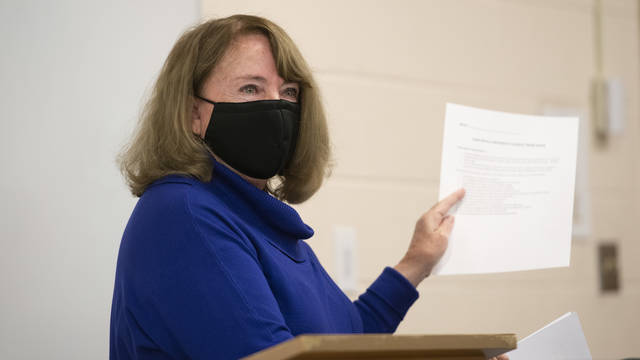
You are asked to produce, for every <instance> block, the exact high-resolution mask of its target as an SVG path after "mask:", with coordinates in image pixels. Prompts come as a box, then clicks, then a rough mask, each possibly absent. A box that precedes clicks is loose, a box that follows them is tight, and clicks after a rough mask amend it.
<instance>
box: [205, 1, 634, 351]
mask: <svg viewBox="0 0 640 360" xmlns="http://www.w3.org/2000/svg"><path fill="white" fill-rule="evenodd" d="M592 10H593V3H592V2H591V1H586V0H585V1H579V0H562V1H553V0H539V1H534V0H531V1H524V0H512V1H496V0H473V1H472V0H469V1H444V0H443V1H322V2H320V1H315V2H311V1H282V0H272V1H269V2H265V1H257V0H253V1H252V0H247V1H238V0H235V1H225V2H221V1H213V0H204V1H203V14H204V16H205V17H207V18H209V17H218V16H226V15H230V14H233V13H251V14H257V15H262V16H266V17H268V18H270V19H272V20H274V21H276V22H277V23H279V24H280V25H281V26H283V27H284V28H285V29H286V30H287V31H288V32H289V34H290V35H291V36H292V37H293V38H294V40H295V41H296V42H297V43H298V45H299V46H300V48H301V50H302V51H303V53H304V55H305V56H306V57H307V59H308V61H309V62H310V64H311V65H312V67H313V68H314V70H315V73H316V76H317V79H318V81H319V83H320V85H321V88H322V91H323V93H324V99H325V102H326V106H327V109H328V114H329V119H330V127H331V134H332V137H333V142H334V145H335V147H334V149H335V159H336V161H337V166H336V168H335V171H334V174H333V176H332V177H331V178H330V180H329V181H328V182H327V183H326V185H325V186H324V187H323V188H322V190H321V191H320V192H319V193H318V194H317V195H316V196H315V197H314V198H312V199H311V200H310V201H308V202H307V203H305V204H303V205H302V206H299V207H298V209H299V210H300V212H301V213H302V215H303V218H304V219H305V220H306V221H307V223H309V224H310V225H311V226H312V227H314V229H315V230H316V236H315V237H314V238H313V239H312V240H310V241H309V244H310V245H311V246H312V247H313V248H314V249H315V251H316V252H317V254H318V256H319V257H320V259H321V261H322V262H323V264H324V265H325V267H326V268H327V269H328V270H329V271H330V272H331V271H332V269H333V248H332V247H333V239H332V229H333V226H334V225H349V226H354V227H355V228H356V229H357V232H358V239H359V242H358V254H359V274H360V278H359V285H360V289H361V290H364V289H365V288H366V286H367V285H368V284H369V283H370V282H371V281H372V280H373V279H374V278H375V277H376V276H377V275H378V274H379V272H380V271H381V270H382V267H383V266H384V265H394V264H395V263H396V261H398V260H399V258H400V257H401V256H402V254H403V253H404V251H405V249H406V246H407V244H408V241H409V238H410V235H411V232H412V228H413V224H414V222H415V220H416V219H417V217H418V216H419V215H420V214H421V213H422V212H423V211H426V210H427V209H428V208H429V207H430V206H431V205H432V204H433V203H434V202H435V201H436V199H437V196H438V182H439V170H440V152H441V141H442V124H443V118H444V106H445V102H447V101H451V102H457V103H462V104H467V105H474V106H480V107H486V108H491V109H498V110H504V111H513V112H521V113H531V114H536V113H538V114H539V113H542V111H543V109H544V108H545V107H546V106H555V107H564V108H573V109H577V110H580V111H582V112H583V113H585V114H588V113H589V83H590V80H591V78H592V77H593V75H594V74H595V57H594V21H593V13H592ZM638 13H639V12H638V2H636V1H632V0H627V1H623V0H620V1H613V0H611V1H606V0H605V1H604V22H603V40H604V50H605V53H604V72H605V75H607V76H614V77H618V78H620V79H621V80H622V81H623V84H624V88H625V91H626V100H627V102H626V108H625V111H626V114H627V116H626V123H625V129H624V132H623V133H622V134H621V135H619V136H615V137H613V138H611V140H610V142H609V145H608V146H607V147H605V148H600V147H597V146H595V145H589V146H588V149H585V150H586V151H588V155H587V156H588V159H589V170H590V171H589V173H590V176H589V178H588V184H589V192H588V195H589V200H590V202H591V205H592V209H591V213H592V234H591V236H589V238H588V239H585V240H577V241H574V245H573V251H572V259H571V267H570V268H561V269H551V270H542V271H531V272H517V273H509V274H493V275H477V276H451V277H434V278H430V279H428V280H427V281H425V282H423V283H422V284H421V285H420V288H419V290H420V293H421V297H420V299H419V300H418V302H417V303H416V305H415V306H414V307H413V308H412V309H411V311H410V312H409V314H408V316H407V318H406V320H405V321H404V323H403V324H402V325H401V327H400V329H399V332H401V333H483V332H515V333H517V334H518V336H519V337H523V336H526V335H527V334H529V333H530V332H532V331H534V330H536V329H537V328H539V327H541V326H543V325H545V324H546V323H547V322H549V321H551V320H553V319H554V318H556V317H557V316H559V315H562V314H563V313H565V312H567V311H577V312H578V314H579V316H580V319H581V321H582V324H583V328H584V331H585V334H586V337H587V340H588V342H589V344H590V347H591V350H592V353H593V355H594V358H596V359H615V358H621V357H624V356H631V355H636V356H639V355H640V345H638V342H637V340H638V324H639V323H640V306H639V305H640V265H639V264H638V261H636V260H637V259H639V258H640V244H639V242H638V241H639V240H640V235H639V234H640V232H639V231H638V230H636V229H635V228H634V227H633V225H635V223H637V222H638V220H640V206H639V205H638V204H640V186H639V185H638V184H639V181H638V180H640V157H639V156H638V154H640V146H639V145H638V143H640V124H639V120H638V119H639V113H638V110H639V109H638V105H639V103H638V99H639V97H638V95H639V94H638V91H639V80H640V74H639V72H638V70H639V55H640V51H639V47H638V45H639V29H638ZM583 125H586V126H591V125H590V124H588V123H586V124H583ZM609 238H614V239H617V241H618V243H619V247H620V250H621V255H620V261H621V276H622V278H621V279H622V290H621V292H620V293H619V294H617V295H607V296H604V295H601V294H600V293H599V290H598V277H597V242H598V241H599V240H600V239H609ZM634 342H635V344H634Z"/></svg>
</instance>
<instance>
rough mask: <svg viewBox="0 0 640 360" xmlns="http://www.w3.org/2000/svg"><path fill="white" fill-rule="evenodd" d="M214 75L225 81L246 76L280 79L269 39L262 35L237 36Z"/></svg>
mask: <svg viewBox="0 0 640 360" xmlns="http://www.w3.org/2000/svg"><path fill="white" fill-rule="evenodd" d="M212 75H213V76H214V77H216V78H219V79H225V80H231V79H234V78H236V77H238V76H246V75H252V76H261V77H264V78H266V79H276V78H280V76H279V74H278V71H277V69H276V64H275V60H274V58H273V52H272V51H271V44H270V43H269V39H267V37H266V36H265V35H262V34H246V35H239V36H237V37H236V38H235V39H234V40H233V41H232V42H231V44H230V46H229V48H228V49H227V51H226V52H225V54H224V55H223V56H222V59H220V62H219V63H218V64H217V65H216V67H215V68H214V69H213V72H212Z"/></svg>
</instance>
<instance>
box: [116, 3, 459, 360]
mask: <svg viewBox="0 0 640 360" xmlns="http://www.w3.org/2000/svg"><path fill="white" fill-rule="evenodd" d="M328 144H329V141H328V135H327V125H326V120H325V116H324V113H323V109H322V106H321V102H320V99H319V94H318V90H317V86H316V84H315V82H314V80H313V77H312V75H311V72H310V70H309V67H308V65H307V64H306V63H305V61H304V59H303V58H302V56H301V54H300V53H299V51H298V49H297V48H296V46H295V45H294V44H293V42H292V41H291V39H290V38H289V37H288V36H287V35H286V34H285V32H284V31H283V30H282V29H281V28H279V27H278V26H277V25H275V24H273V23H272V22H270V21H268V20H266V19H262V18H258V17H253V16H243V15H237V16H232V17H229V18H224V19H218V20H213V21H208V22H205V23H203V24H201V25H199V26H197V27H195V28H193V29H191V30H190V31H188V32H186V33H185V34H184V35H183V36H182V37H181V38H180V39H179V40H178V42H177V43H176V44H175V46H174V48H173V49H172V51H171V53H170V54H169V57H168V58H167V60H166V62H165V64H164V67H163V69H162V71H161V73H160V75H159V77H158V80H157V82H156V84H155V88H154V92H153V94H152V97H151V99H150V100H149V102H148V104H147V106H146V108H145V111H144V113H143V116H142V118H141V123H140V127H139V129H138V130H137V133H136V136H135V137H134V139H133V141H132V142H131V144H130V146H129V147H128V148H127V149H125V151H124V152H123V154H122V156H121V158H120V163H121V166H122V170H123V173H124V175H125V177H126V178H127V180H128V183H129V185H130V187H131V190H132V192H133V194H135V195H136V196H139V197H140V200H139V201H138V203H137V205H136V207H135V209H134V211H133V214H132V215H131V218H130V220H129V223H128V224H127V227H126V229H125V232H124V235H123V238H122V242H121V245H120V252H119V256H118V264H117V270H116V281H115V289H114V295H113V304H112V311H111V339H110V354H111V358H112V359H130V358H136V359H137V358H153V359H165V358H166V359H174V358H198V359H199V358H202V359H205V358H206V359H232V358H238V357H242V356H245V355H249V354H251V353H254V352H256V351H259V350H261V349H264V348H267V347H269V346H272V345H275V344H277V343H279V342H282V341H285V340H287V339H290V338H292V337H294V336H296V335H298V334H302V333H362V332H378V333H380V332H388V333H390V332H393V331H394V330H395V329H396V327H397V326H398V324H399V322H400V321H401V320H402V318H403V316H404V315H405V313H406V312H407V310H408V309H409V307H410V306H411V305H412V304H413V302H414V301H415V300H416V299H417V297H418V293H417V291H416V286H417V285H418V284H419V283H420V282H421V281H422V280H423V279H424V278H425V277H427V276H428V275H429V274H430V272H431V269H432V268H433V267H434V266H435V264H436V263H437V261H438V260H439V258H440V257H441V256H442V254H443V252H444V250H445V248H446V246H447V237H448V236H449V234H450V232H451V229H452V227H453V217H452V216H447V215H445V214H446V213H447V211H448V210H449V208H450V207H451V206H452V205H454V204H455V203H456V202H457V201H458V200H460V199H461V198H462V196H463V190H459V191H457V192H456V193H454V194H452V195H450V196H449V197H447V198H446V199H444V200H442V201H441V202H440V203H438V204H436V205H435V206H434V207H433V208H432V209H431V210H429V211H428V212H427V213H426V214H424V215H423V216H422V217H421V218H420V219H419V220H418V222H417V224H416V229H415V233H414V235H413V239H412V240H411V244H410V246H409V250H408V251H407V253H406V255H405V256H404V257H403V259H402V260H401V261H400V262H399V263H398V264H397V265H396V266H395V267H393V268H391V267H387V268H385V269H384V271H383V272H382V274H381V275H380V277H379V278H378V279H377V280H376V281H375V282H374V283H373V284H372V285H371V286H370V287H369V289H368V290H367V291H366V292H365V293H364V294H363V295H362V296H361V297H360V298H359V299H358V300H357V301H355V302H351V301H350V300H349V299H348V298H347V297H346V296H345V295H344V294H343V293H342V292H341V291H340V289H339V288H338V287H337V286H336V285H335V284H334V283H333V281H332V280H331V279H330V278H329V276H328V275H327V273H326V272H325V271H324V269H323V268H322V266H321V265H320V264H319V262H318V260H317V258H316V257H315V255H314V254H313V251H312V250H311V248H310V247H309V246H308V245H307V244H306V243H305V242H304V241H303V240H304V239H308V238H310V237H311V236H312V235H313V230H312V229H311V228H310V227H309V226H307V225H306V224H305V223H304V222H302V220H301V219H300V217H299V216H298V214H297V213H296V211H295V210H294V209H293V208H291V207H289V206H288V205H286V204H285V203H284V201H286V202H289V203H301V202H303V201H305V200H307V199H308V198H309V197H310V196H311V195H312V194H313V193H314V192H315V191H316V190H317V189H318V188H319V187H320V185H321V183H322V180H323V178H324V176H325V174H326V173H327V167H328V160H329V145H328Z"/></svg>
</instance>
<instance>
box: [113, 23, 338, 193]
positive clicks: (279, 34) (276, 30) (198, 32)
mask: <svg viewBox="0 0 640 360" xmlns="http://www.w3.org/2000/svg"><path fill="white" fill-rule="evenodd" d="M251 33H259V34H263V35H265V36H266V37H267V38H268V39H269V42H270V44H271V50H272V52H273V56H274V59H275V63H276V68H277V70H278V73H279V75H280V76H281V77H282V78H284V79H285V80H286V81H291V82H297V83H299V84H300V100H299V101H300V105H301V114H300V133H299V135H298V136H299V137H298V143H297V147H296V150H295V153H294V154H293V157H292V158H291V160H290V163H289V166H287V169H286V170H285V171H284V173H283V174H282V175H278V176H276V177H274V178H272V179H271V180H270V181H269V185H268V186H267V191H269V192H270V193H271V194H272V195H274V196H275V197H277V198H278V199H280V200H284V201H287V202H289V203H294V204H295V203H301V202H303V201H305V200H307V199H308V198H310V197H311V196H312V195H313V194H314V193H315V192H316V191H317V190H318V189H319V188H320V185H322V182H323V180H324V177H325V176H327V175H328V174H329V168H330V164H329V159H330V152H331V151H330V146H329V135H328V130H327V121H326V117H325V113H324V109H323V106H322V103H321V100H320V94H319V91H318V87H317V85H316V83H315V81H314V79H313V76H312V74H311V70H310V68H309V66H308V65H307V63H306V61H305V60H304V58H303V57H302V55H301V54H300V51H299V50H298V48H297V47H296V45H295V44H294V43H293V41H292V40H291V38H289V36H288V35H287V34H286V33H285V32H284V30H283V29H282V28H280V27H279V26H278V25H276V24H274V23H273V22H271V21H269V20H267V19H264V18H261V17H257V16H249V15H234V16H230V17H227V18H222V19H214V20H209V21H206V22H204V23H202V24H200V25H197V26H195V27H193V28H191V29H190V30H188V31H186V32H185V33H184V34H183V35H182V36H181V37H180V39H179V40H178V41H177V42H176V44H175V45H174V46H173V49H172V50H171V52H170V53H169V56H168V57H167V60H166V61H165V63H164V66H163V67H162V70H161V71H160V75H159V76H158V79H157V80H156V83H155V85H154V88H153V92H152V94H151V96H150V98H149V100H148V101H147V103H146V105H145V107H144V108H143V111H142V113H141V116H140V120H139V123H138V128H137V129H136V131H135V133H134V136H133V138H132V140H131V141H130V143H129V144H128V145H127V146H125V148H124V149H123V150H122V152H121V154H120V155H119V157H118V162H119V165H120V169H121V171H122V173H123V175H124V176H125V178H126V180H127V183H128V185H129V187H130V189H131V192H132V193H133V194H134V195H135V196H141V195H142V193H144V191H145V190H146V189H147V187H148V186H149V185H151V183H153V182H154V181H156V180H157V179H159V178H161V177H163V176H166V175H169V174H182V175H186V176H193V177H195V178H197V179H199V180H200V181H203V182H209V181H211V175H212V165H213V164H212V161H211V157H210V156H211V155H210V149H209V148H208V147H207V146H206V145H205V144H204V143H203V142H202V141H201V139H200V137H199V136H197V135H195V134H193V132H192V127H191V114H192V107H193V101H194V95H197V94H200V91H201V90H202V87H203V86H204V83H205V81H206V80H207V78H208V76H209V74H210V73H211V71H212V69H213V68H215V66H216V64H217V63H218V61H220V59H221V58H222V56H223V55H224V53H225V51H226V50H227V49H228V48H229V46H230V44H231V42H232V41H233V40H234V38H235V37H237V36H238V35H243V34H251Z"/></svg>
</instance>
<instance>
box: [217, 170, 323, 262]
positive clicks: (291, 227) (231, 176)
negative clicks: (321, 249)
mask: <svg viewBox="0 0 640 360" xmlns="http://www.w3.org/2000/svg"><path fill="white" fill-rule="evenodd" d="M212 161H213V177H212V179H211V181H212V182H216V181H220V182H222V185H224V186H226V187H228V190H230V191H231V192H233V194H229V195H231V196H232V197H237V198H238V199H242V200H243V203H244V204H242V205H241V204H236V205H238V206H247V207H249V208H251V209H253V210H254V212H255V213H256V214H257V216H259V217H260V219H261V220H263V221H264V222H265V223H267V224H268V225H269V226H271V227H272V228H274V229H277V230H278V231H279V232H280V233H282V235H285V237H286V238H288V239H286V240H285V239H280V240H275V241H276V242H277V243H278V244H274V245H276V246H278V245H279V246H278V247H280V248H281V249H282V247H284V249H282V250H285V251H286V252H287V253H290V255H295V254H294V253H295V252H297V246H296V245H297V244H296V241H295V240H300V239H308V238H310V237H311V236H313V229H312V228H311V227H309V226H308V225H307V224H305V223H304V222H303V221H302V219H301V218H300V215H299V214H298V212H297V211H296V210H295V209H293V208H292V207H291V206H289V205H287V204H285V203H284V202H282V201H280V200H278V199H276V198H275V197H273V196H272V195H270V194H269V193H267V192H266V191H264V190H260V189H258V188H257V187H256V186H254V185H253V184H251V183H249V182H248V181H246V180H245V179H243V178H242V177H241V176H240V175H238V174H236V173H235V172H233V171H232V170H231V169H229V168H228V167H227V166H225V165H224V164H222V163H219V162H217V161H215V159H213V158H212ZM231 206H233V204H231ZM291 252H293V253H291Z"/></svg>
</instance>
